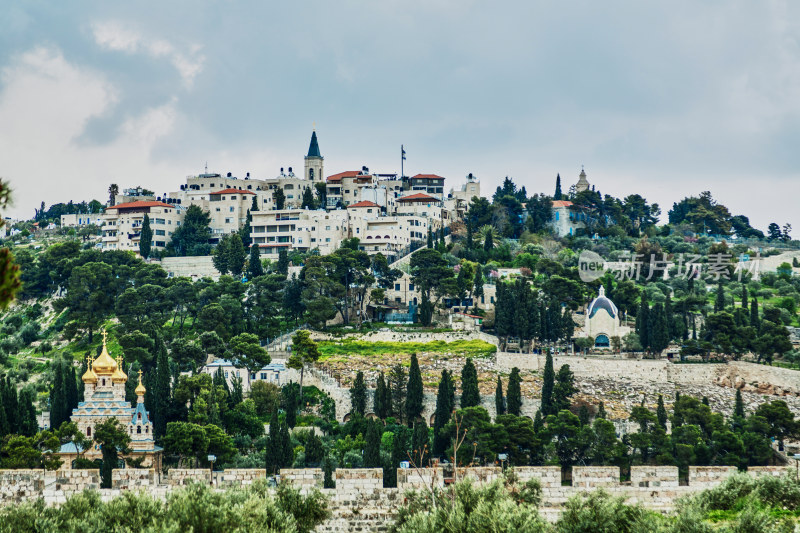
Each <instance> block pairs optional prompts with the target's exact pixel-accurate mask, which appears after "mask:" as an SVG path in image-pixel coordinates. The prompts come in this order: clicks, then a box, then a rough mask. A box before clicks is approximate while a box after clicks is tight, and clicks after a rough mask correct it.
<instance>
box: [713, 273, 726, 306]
mask: <svg viewBox="0 0 800 533" xmlns="http://www.w3.org/2000/svg"><path fill="white" fill-rule="evenodd" d="M724 310H725V289H724V288H723V287H722V278H720V280H719V282H718V283H717V297H716V299H715V300H714V312H715V313H718V312H720V311H724Z"/></svg>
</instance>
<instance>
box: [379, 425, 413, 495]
mask: <svg viewBox="0 0 800 533" xmlns="http://www.w3.org/2000/svg"><path fill="white" fill-rule="evenodd" d="M407 431H408V430H403V429H402V428H399V429H398V431H397V432H396V433H395V434H394V442H393V443H392V456H391V459H390V460H389V464H388V465H387V466H388V468H384V471H383V486H384V487H396V486H397V468H398V467H399V466H400V461H406V460H408V440H407V437H406V432H407Z"/></svg>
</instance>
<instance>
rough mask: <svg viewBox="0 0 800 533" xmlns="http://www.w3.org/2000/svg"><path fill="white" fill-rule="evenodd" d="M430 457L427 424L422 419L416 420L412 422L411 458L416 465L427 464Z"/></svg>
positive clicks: (422, 465) (423, 465)
mask: <svg viewBox="0 0 800 533" xmlns="http://www.w3.org/2000/svg"><path fill="white" fill-rule="evenodd" d="M430 457H431V446H430V438H429V435H428V425H427V424H425V421H424V420H418V421H417V423H416V424H414V434H413V435H412V438H411V459H412V460H413V461H414V464H415V465H417V467H425V466H428V462H429V461H430Z"/></svg>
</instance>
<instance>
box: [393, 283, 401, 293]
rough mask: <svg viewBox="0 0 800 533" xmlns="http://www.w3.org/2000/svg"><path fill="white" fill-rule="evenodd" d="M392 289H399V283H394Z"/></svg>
mask: <svg viewBox="0 0 800 533" xmlns="http://www.w3.org/2000/svg"><path fill="white" fill-rule="evenodd" d="M394 290H396V291H399V290H400V284H399V283H395V284H394Z"/></svg>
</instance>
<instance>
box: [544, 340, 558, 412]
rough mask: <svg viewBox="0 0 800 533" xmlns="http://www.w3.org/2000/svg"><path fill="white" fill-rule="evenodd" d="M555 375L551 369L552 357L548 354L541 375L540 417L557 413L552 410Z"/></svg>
mask: <svg viewBox="0 0 800 533" xmlns="http://www.w3.org/2000/svg"><path fill="white" fill-rule="evenodd" d="M555 381H556V373H555V370H554V369H553V356H552V355H551V354H550V353H548V354H547V357H546V358H545V362H544V374H543V375H542V405H541V411H542V416H544V417H547V415H554V414H556V413H557V412H558V411H556V410H554V409H553V387H554V386H555Z"/></svg>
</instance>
